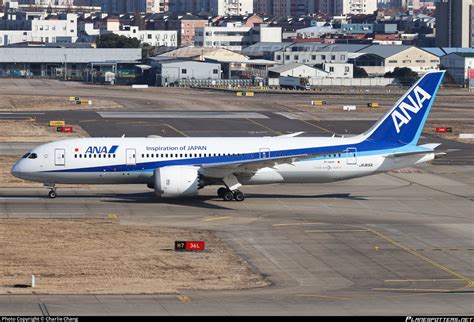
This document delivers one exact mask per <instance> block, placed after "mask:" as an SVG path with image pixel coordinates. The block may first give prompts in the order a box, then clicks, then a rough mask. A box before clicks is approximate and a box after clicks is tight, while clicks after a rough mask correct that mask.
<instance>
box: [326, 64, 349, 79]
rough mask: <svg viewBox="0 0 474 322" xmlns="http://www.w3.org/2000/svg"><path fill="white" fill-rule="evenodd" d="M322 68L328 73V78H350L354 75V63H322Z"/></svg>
mask: <svg viewBox="0 0 474 322" xmlns="http://www.w3.org/2000/svg"><path fill="white" fill-rule="evenodd" d="M323 69H324V71H326V72H327V73H328V75H327V77H328V78H352V77H353V76H354V65H352V64H337V63H324V64H323Z"/></svg>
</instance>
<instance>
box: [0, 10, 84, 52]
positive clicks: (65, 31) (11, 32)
mask: <svg viewBox="0 0 474 322" xmlns="http://www.w3.org/2000/svg"><path fill="white" fill-rule="evenodd" d="M65 18H66V19H61V20H60V19H52V17H49V19H41V20H40V19H35V20H26V21H10V20H5V21H3V22H2V23H1V24H0V25H1V26H2V30H0V46H6V45H10V44H15V43H21V42H27V41H31V42H33V41H34V42H45V43H54V42H67V43H71V42H76V41H77V16H76V15H75V14H67V16H66V17H65ZM8 25H10V28H8V27H6V26H8Z"/></svg>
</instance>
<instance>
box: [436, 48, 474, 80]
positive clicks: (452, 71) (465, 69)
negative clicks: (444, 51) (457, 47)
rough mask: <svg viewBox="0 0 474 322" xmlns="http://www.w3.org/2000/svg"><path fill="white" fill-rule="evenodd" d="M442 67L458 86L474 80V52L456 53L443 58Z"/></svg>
mask: <svg viewBox="0 0 474 322" xmlns="http://www.w3.org/2000/svg"><path fill="white" fill-rule="evenodd" d="M441 66H443V68H445V69H446V72H447V73H448V74H449V75H451V76H452V77H453V79H454V81H455V82H456V83H457V84H465V83H466V82H467V81H468V79H469V78H471V79H474V52H455V53H451V54H448V55H445V56H443V57H441Z"/></svg>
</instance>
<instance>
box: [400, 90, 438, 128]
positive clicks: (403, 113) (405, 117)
mask: <svg viewBox="0 0 474 322" xmlns="http://www.w3.org/2000/svg"><path fill="white" fill-rule="evenodd" d="M412 93H413V94H414V96H415V98H416V101H415V100H414V99H413V97H412V95H413V94H412V95H410V94H409V95H407V98H408V100H409V101H410V103H411V105H410V104H408V103H406V102H401V103H400V105H398V107H397V108H396V109H395V111H393V112H392V114H391V115H392V120H393V125H395V129H396V130H397V133H400V128H401V127H402V126H403V125H405V124H408V123H409V122H410V120H411V118H412V117H411V115H410V114H409V113H408V111H411V112H412V113H413V114H416V113H418V111H419V110H420V109H421V108H422V107H423V102H424V101H426V100H429V99H430V98H431V95H430V94H428V93H427V92H426V91H425V90H424V89H423V88H421V87H419V86H417V87H415V89H414V90H413V92H412Z"/></svg>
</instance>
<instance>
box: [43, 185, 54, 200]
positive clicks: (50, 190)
mask: <svg viewBox="0 0 474 322" xmlns="http://www.w3.org/2000/svg"><path fill="white" fill-rule="evenodd" d="M44 187H45V188H46V189H49V193H48V196H49V197H50V198H51V199H54V198H56V185H55V184H47V183H45V184H44Z"/></svg>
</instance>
